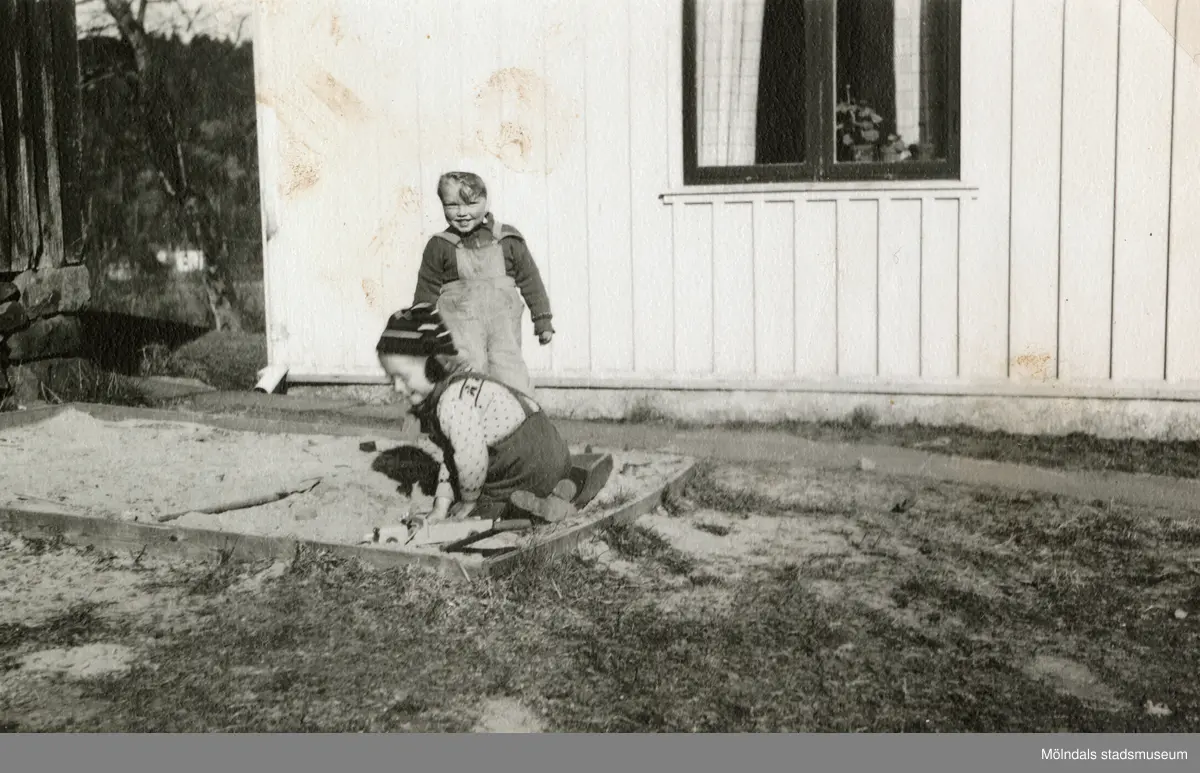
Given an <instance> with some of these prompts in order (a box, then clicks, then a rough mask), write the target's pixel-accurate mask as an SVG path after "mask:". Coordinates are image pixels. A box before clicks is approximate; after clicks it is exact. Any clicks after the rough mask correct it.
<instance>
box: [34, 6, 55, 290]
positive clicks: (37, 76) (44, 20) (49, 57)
mask: <svg viewBox="0 0 1200 773" xmlns="http://www.w3.org/2000/svg"><path fill="white" fill-rule="evenodd" d="M51 6H52V4H51V3H49V2H41V3H30V8H29V16H30V21H31V23H32V25H33V26H32V28H31V29H32V30H33V31H34V32H33V34H32V35H30V38H29V42H30V46H29V48H28V49H27V50H26V53H27V56H28V58H27V59H26V63H27V66H28V68H29V69H28V72H29V79H28V81H27V85H28V88H29V106H30V118H31V119H32V120H31V121H30V126H31V128H32V130H33V131H32V144H33V151H34V152H33V157H34V168H35V170H36V185H35V191H36V192H37V208H38V220H39V226H40V231H39V236H40V240H41V248H40V252H39V254H38V267H39V268H57V267H59V266H61V265H62V264H63V260H64V256H63V243H62V179H61V177H60V173H59V163H58V121H57V117H56V116H55V107H56V104H55V103H56V101H57V96H56V93H55V92H56V91H57V89H58V84H56V83H55V81H54V67H53V55H54V52H53V49H52V48H51V46H52V44H53V41H52V38H51V34H48V33H52V19H51V17H50V14H51Z"/></svg>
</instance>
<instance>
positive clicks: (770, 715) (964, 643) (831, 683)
mask: <svg viewBox="0 0 1200 773" xmlns="http://www.w3.org/2000/svg"><path fill="white" fill-rule="evenodd" d="M1197 545H1200V517H1198V516H1197V514H1196V513H1194V512H1174V511H1166V510H1159V511H1148V510H1140V509H1133V508H1128V507H1124V506H1121V505H1119V504H1107V505H1103V506H1101V505H1099V504H1093V503H1084V502H1077V501H1073V500H1065V499H1057V498H1054V497H1042V496H1034V495H1023V494H1014V493H1011V492H1000V491H994V490H985V489H979V488H972V487H966V486H952V485H945V484H936V485H935V484H931V483H924V482H922V483H914V482H911V481H908V480H903V479H889V478H886V477H883V476H879V475H876V474H872V473H870V472H862V471H858V472H855V471H845V472H842V473H833V472H829V471H822V472H820V473H815V472H814V471H812V470H807V469H804V468H799V467H794V466H791V467H785V466H779V465H772V464H767V463H761V464H743V465H721V466H710V467H708V468H707V469H705V470H703V471H702V473H701V474H700V475H699V476H698V477H697V478H696V480H695V482H694V484H693V485H692V486H691V487H690V488H689V489H688V491H687V492H686V495H685V497H684V498H682V499H678V500H673V501H671V502H669V506H668V507H665V508H662V509H660V510H659V511H656V512H654V513H652V514H650V515H647V516H645V517H644V518H642V519H641V520H640V521H639V522H637V523H636V524H634V525H632V526H629V527H623V528H616V529H610V530H608V531H607V532H605V533H604V534H602V535H601V536H600V537H599V538H597V539H596V540H594V541H593V542H591V543H589V544H587V545H585V546H584V548H583V549H582V550H581V551H579V552H578V553H577V554H573V555H570V556H565V557H560V558H556V559H553V560H551V561H549V562H533V563H530V564H528V565H527V566H525V567H523V568H522V570H520V571H518V572H516V573H515V574H514V575H513V576H512V577H511V578H509V579H506V580H503V581H480V582H477V583H476V584H474V585H473V586H471V587H469V588H464V587H462V586H458V585H453V584H450V583H448V582H446V581H443V580H441V579H439V578H436V577H433V576H431V575H428V574H425V573H422V572H420V571H419V570H412V571H409V570H393V571H387V572H380V571H372V570H370V569H367V568H365V567H362V566H360V565H357V564H353V563H348V562H343V561H337V560H333V559H331V558H329V557H328V556H323V555H321V554H311V553H307V552H305V553H301V554H298V555H297V557H296V559H295V560H294V561H291V562H287V563H279V564H274V565H261V566H249V567H242V566H231V565H224V564H222V563H221V562H220V560H219V559H217V558H214V559H213V560H212V561H210V562H208V563H201V564H186V565H173V566H164V565H160V564H156V563H154V562H151V561H149V560H147V559H146V558H145V557H138V556H134V555H129V556H110V555H97V554H96V553H95V551H92V552H88V551H84V550H82V549H79V548H74V547H71V546H65V545H55V544H47V543H30V542H26V541H23V540H14V539H11V538H5V539H3V540H0V589H2V590H0V593H3V594H4V596H3V602H4V603H3V604H0V608H2V609H3V610H4V612H3V615H4V617H3V620H2V621H0V664H2V665H0V671H2V672H3V674H2V675H0V723H3V724H4V726H5V727H6V728H7V729H10V730H37V731H45V730H56V729H57V730H64V729H65V730H76V731H79V730H89V731H96V730H103V731H152V732H164V731H184V732H202V731H212V730H234V731H265V732H276V731H288V730H291V731H367V732H373V731H406V730H410V731H471V730H474V731H479V732H536V731H540V730H549V731H602V732H611V731H647V732H653V731H683V732H696V731H699V732H709V731H735V732H754V731H786V730H811V731H853V730H870V731H881V732H891V731H896V732H931V731H944V732H955V731H980V732H1015V731H1059V730H1063V731H1089V732H1102V731H1132V732H1147V731H1154V732H1196V731H1197V730H1200V688H1198V687H1197V683H1196V680H1195V674H1196V673H1200V646H1197V645H1198V644H1200V625H1198V623H1197V620H1198V619H1200V565H1197V563H1196V558H1195V556H1196V552H1195V551H1196V546H1197Z"/></svg>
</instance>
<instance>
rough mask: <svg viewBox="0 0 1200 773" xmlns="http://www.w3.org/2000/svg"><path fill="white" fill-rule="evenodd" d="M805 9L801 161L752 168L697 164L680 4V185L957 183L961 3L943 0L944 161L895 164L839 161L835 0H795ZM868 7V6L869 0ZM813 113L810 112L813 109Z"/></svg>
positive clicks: (691, 46)
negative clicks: (948, 32)
mask: <svg viewBox="0 0 1200 773" xmlns="http://www.w3.org/2000/svg"><path fill="white" fill-rule="evenodd" d="M799 1H800V2H803V3H804V7H805V24H804V37H805V41H804V48H805V84H804V87H805V93H806V95H807V100H808V101H807V104H808V105H809V106H810V107H809V109H808V110H806V114H805V153H804V157H805V159H806V160H805V162H804V163H800V164H772V165H754V166H720V167H718V166H708V167H702V166H700V165H699V161H700V159H699V146H698V142H699V140H698V137H697V129H698V124H697V119H698V116H697V115H696V97H697V88H698V84H697V83H696V51H697V40H696V34H697V25H696V0H683V181H684V185H737V184H745V183H829V182H867V181H889V180H914V181H923V180H930V181H958V180H959V179H960V169H961V167H960V146H961V134H962V99H961V91H960V79H961V70H962V55H961V47H962V2H961V0H952V1H951V2H948V4H947V5H948V6H949V23H948V26H949V28H950V29H951V30H954V31H956V32H957V34H955V35H951V36H950V40H949V41H948V42H947V45H946V58H947V60H948V61H947V73H946V80H947V83H948V89H947V90H948V94H947V104H948V105H949V109H948V111H947V113H948V115H947V122H948V124H949V125H948V126H947V127H946V129H947V138H948V140H947V143H946V158H945V159H941V160H936V161H917V160H908V161H904V162H898V163H884V162H852V163H837V162H836V161H835V160H834V159H835V154H836V150H837V149H836V148H835V145H836V138H835V134H836V133H835V132H834V126H835V123H836V117H835V115H834V112H835V107H836V104H837V101H836V99H835V98H834V86H835V77H836V71H837V63H836V61H835V45H834V41H835V40H836V12H835V8H836V0H799ZM867 1H869V0H867ZM814 105H815V107H816V109H812V106H814Z"/></svg>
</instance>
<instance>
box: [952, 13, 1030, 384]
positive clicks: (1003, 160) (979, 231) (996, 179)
mask: <svg viewBox="0 0 1200 773" xmlns="http://www.w3.org/2000/svg"><path fill="white" fill-rule="evenodd" d="M1018 1H1019V2H1022V1H1023V0H1018ZM1013 6H1014V0H986V2H972V3H963V7H962V53H963V70H962V89H961V92H962V98H963V100H964V102H963V107H964V109H963V111H962V114H961V115H962V119H961V120H962V129H961V133H962V136H963V137H970V138H971V141H970V142H964V143H963V144H962V169H963V171H962V178H963V179H964V180H968V181H970V182H972V183H974V184H976V185H978V186H979V193H978V196H977V197H976V198H968V199H964V200H963V203H962V210H961V212H960V223H961V226H962V227H961V233H962V234H963V235H964V236H963V238H962V239H961V240H960V248H961V254H960V264H959V299H958V309H959V319H960V322H961V325H960V328H959V330H960V337H959V371H960V372H959V375H960V376H961V377H963V378H981V379H983V378H986V379H991V378H1003V377H1005V376H1007V374H1008V362H1009V352H1008V348H1009V347H1008V338H1009V315H1008V304H1009V295H1010V294H1009V281H1008V272H1009V255H1010V250H1009V220H1008V217H1009V210H1010V206H1009V204H1010V180H1011V161H1012V155H1011V152H1010V151H1011V148H1010V144H1009V139H1010V135H1011V126H1012V93H1013V79H1012V68H1011V64H1012V57H1013V49H1012V42H1013V39H1012V14H1013ZM968 235H969V236H968Z"/></svg>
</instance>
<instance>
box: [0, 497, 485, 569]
mask: <svg viewBox="0 0 1200 773" xmlns="http://www.w3.org/2000/svg"><path fill="white" fill-rule="evenodd" d="M0 529H3V530H4V531H7V532H10V533H12V534H17V535H20V536H23V537H41V538H48V537H54V536H61V537H62V538H63V539H64V540H65V541H66V542H67V543H69V544H72V545H77V546H80V547H86V546H88V545H91V546H93V547H95V548H98V549H101V550H111V551H122V552H132V553H135V554H136V553H139V552H141V551H142V550H145V552H146V553H147V554H151V555H155V556H168V557H177V558H183V559H186V560H192V561H198V560H199V561H202V560H210V559H215V558H217V557H218V556H219V555H221V554H222V553H225V554H228V560H232V561H236V562H251V561H262V560H276V561H279V560H289V559H291V558H293V557H294V556H295V555H296V552H297V548H298V547H300V546H303V547H307V548H310V549H314V550H321V551H325V552H327V553H331V554H333V555H335V556H340V557H342V558H353V559H358V560H360V561H363V562H365V563H368V564H371V565H372V566H376V567H378V568H381V569H390V568H394V567H399V566H422V567H426V568H429V569H433V570H435V571H437V572H438V573H439V574H442V575H444V576H446V577H452V578H458V579H470V578H472V577H474V576H476V575H478V574H479V573H480V568H479V567H480V562H478V561H471V560H470V559H467V560H458V559H456V558H455V557H453V556H448V555H447V556H443V555H436V554H432V553H418V552H415V551H411V552H410V551H403V550H398V549H391V550H390V549H387V548H377V547H370V546H367V545H343V544H338V543H331V542H317V541H313V540H296V539H285V538H279V537H262V536H256V535H252V534H235V533H231V532H224V531H214V530H211V529H193V528H184V527H179V526H164V525H158V524H148V523H129V522H126V521H118V520H112V519H107V518H98V517H94V516H86V515H77V514H74V513H68V512H65V511H57V510H34V509H20V508H11V507H0Z"/></svg>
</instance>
